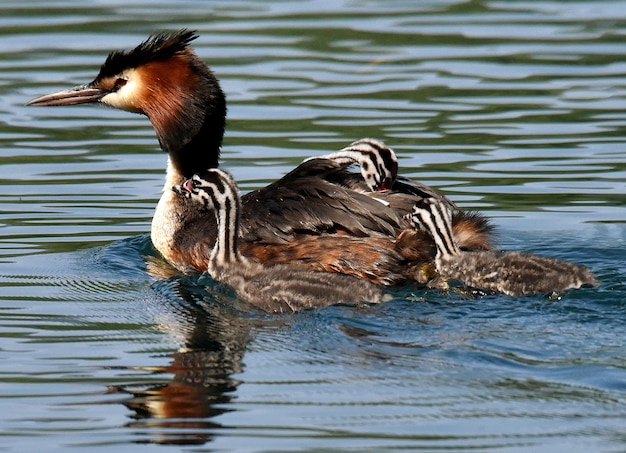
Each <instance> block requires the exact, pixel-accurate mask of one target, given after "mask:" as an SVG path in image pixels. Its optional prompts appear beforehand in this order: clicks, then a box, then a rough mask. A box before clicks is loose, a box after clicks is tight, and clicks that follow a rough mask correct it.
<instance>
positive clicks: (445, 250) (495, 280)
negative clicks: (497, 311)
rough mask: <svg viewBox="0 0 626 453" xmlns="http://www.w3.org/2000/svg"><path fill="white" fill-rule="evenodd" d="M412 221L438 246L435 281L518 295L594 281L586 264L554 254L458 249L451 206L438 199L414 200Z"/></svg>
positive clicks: (564, 288)
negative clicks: (569, 261)
mask: <svg viewBox="0 0 626 453" xmlns="http://www.w3.org/2000/svg"><path fill="white" fill-rule="evenodd" d="M411 222H412V223H413V225H414V226H415V227H416V228H419V229H422V230H425V231H427V232H428V233H430V234H431V235H432V237H433V240H434V242H435V244H436V246H437V254H436V258H435V265H436V268H437V271H438V273H439V279H437V280H436V281H437V282H439V283H441V284H443V285H445V283H446V281H447V280H457V281H460V282H461V283H463V284H464V285H466V286H470V287H473V288H478V289H482V290H486V291H492V292H498V293H503V294H508V295H510V296H521V295H526V294H550V293H553V292H557V293H560V292H563V291H566V290H568V289H574V288H581V287H588V286H594V285H595V284H596V280H595V278H594V276H593V274H592V273H591V271H589V269H587V268H586V267H584V266H580V265H577V264H573V263H568V262H566V261H560V260H557V259H554V258H549V257H544V256H537V255H534V254H532V253H526V252H499V251H493V250H488V251H478V252H463V251H461V250H460V249H459V247H458V246H457V245H456V244H455V242H454V239H453V234H452V231H451V213H450V210H449V208H447V207H446V206H445V205H442V204H441V203H440V202H439V201H437V200H433V199H425V200H423V201H422V202H421V203H419V204H417V205H416V206H415V207H414V209H413V212H412V214H411Z"/></svg>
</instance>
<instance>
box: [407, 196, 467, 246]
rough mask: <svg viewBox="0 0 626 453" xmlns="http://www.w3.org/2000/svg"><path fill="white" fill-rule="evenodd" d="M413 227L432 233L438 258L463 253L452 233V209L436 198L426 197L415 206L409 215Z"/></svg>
mask: <svg viewBox="0 0 626 453" xmlns="http://www.w3.org/2000/svg"><path fill="white" fill-rule="evenodd" d="M408 218H409V221H410V222H411V225H412V226H413V228H415V229H418V230H421V231H424V232H426V233H428V234H430V235H431V236H432V237H433V240H434V241H435V245H436V247H437V258H449V257H451V256H454V255H459V254H461V249H460V248H459V247H458V245H457V244H456V243H455V242H454V236H453V233H452V211H451V210H450V207H449V206H447V205H446V204H444V203H442V202H440V201H439V200H437V199H435V198H424V199H423V200H421V201H419V202H418V203H416V204H415V206H413V210H412V212H411V214H409V215H408Z"/></svg>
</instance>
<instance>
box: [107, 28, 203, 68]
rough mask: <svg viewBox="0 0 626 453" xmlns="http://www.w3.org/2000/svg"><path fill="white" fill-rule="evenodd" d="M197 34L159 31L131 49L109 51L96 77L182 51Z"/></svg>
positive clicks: (183, 31)
mask: <svg viewBox="0 0 626 453" xmlns="http://www.w3.org/2000/svg"><path fill="white" fill-rule="evenodd" d="M197 37H198V35H197V34H196V32H195V31H193V30H186V29H183V30H180V31H178V32H176V33H159V34H156V35H152V36H150V37H149V38H148V39H146V40H145V41H144V42H142V43H141V44H139V45H138V46H137V47H135V48H134V49H132V50H121V51H120V50H118V51H115V52H111V53H110V54H109V56H108V57H107V59H106V61H105V62H104V64H103V65H102V67H101V68H100V73H99V74H98V77H97V78H96V80H98V79H102V78H106V77H114V76H116V75H118V74H121V73H122V72H123V71H124V70H126V69H130V68H136V67H138V66H141V65H142V64H146V63H148V62H151V61H157V60H165V59H167V58H170V57H171V56H173V55H175V54H177V53H181V52H184V51H185V50H187V49H188V47H189V43H190V42H191V41H193V40H194V39H196V38H197Z"/></svg>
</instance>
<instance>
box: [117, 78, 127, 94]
mask: <svg viewBox="0 0 626 453" xmlns="http://www.w3.org/2000/svg"><path fill="white" fill-rule="evenodd" d="M127 82H128V80H126V79H121V78H120V79H117V80H116V81H115V85H113V91H117V90H119V89H120V88H122V87H123V86H124V85H126V83H127Z"/></svg>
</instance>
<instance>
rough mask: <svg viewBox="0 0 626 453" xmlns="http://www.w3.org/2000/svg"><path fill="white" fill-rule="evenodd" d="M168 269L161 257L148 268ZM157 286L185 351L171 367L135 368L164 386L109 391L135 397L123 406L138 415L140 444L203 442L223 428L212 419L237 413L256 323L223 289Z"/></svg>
mask: <svg viewBox="0 0 626 453" xmlns="http://www.w3.org/2000/svg"><path fill="white" fill-rule="evenodd" d="M167 266H168V265H167V264H166V263H164V262H162V263H158V262H157V261H156V259H153V260H151V262H149V264H148V268H149V270H151V271H152V273H153V274H154V273H158V275H159V276H160V277H163V276H165V275H166V274H168V273H169V272H170V270H169V269H168V267H167ZM174 272H176V271H174ZM178 275H179V274H178ZM207 280H208V279H207ZM202 281H203V280H202V278H201V282H202ZM153 287H154V289H155V290H156V291H157V292H164V291H165V292H167V293H168V294H167V299H168V300H171V301H173V302H172V303H171V304H169V305H167V306H164V307H163V310H164V311H165V310H170V313H164V317H168V316H173V317H174V318H175V321H173V322H171V324H170V325H165V324H167V322H166V323H164V325H163V327H164V328H165V329H167V328H171V329H173V330H175V332H173V334H174V335H182V336H183V338H182V342H181V348H180V349H179V350H178V351H177V352H174V353H171V354H168V355H167V357H168V358H169V363H168V364H167V365H163V366H156V367H155V366H150V367H133V368H132V369H133V370H141V371H146V372H150V373H153V374H154V375H156V376H163V380H162V382H158V383H154V384H150V385H147V386H137V385H136V384H128V385H124V384H122V385H117V386H114V387H111V388H110V391H111V393H124V394H130V395H131V397H130V398H127V399H125V400H123V401H122V403H123V404H124V405H125V406H126V407H128V408H129V409H130V410H132V411H133V414H132V415H131V416H130V417H131V418H132V419H133V421H131V422H130V423H128V425H127V426H128V427H129V428H132V429H134V430H136V432H137V433H138V435H140V436H141V439H138V440H137V442H138V443H160V444H179V445H193V444H195V445H199V444H204V443H206V442H209V441H211V439H212V438H213V436H214V435H215V430H217V429H220V428H223V426H222V425H220V424H219V423H217V422H215V421H214V420H212V419H213V418H215V417H217V416H219V415H221V414H223V413H225V412H229V411H231V410H232V409H231V408H229V404H230V403H231V401H232V399H233V398H234V397H235V391H236V389H237V387H238V386H239V384H240V381H238V380H237V379H236V378H234V377H233V376H234V375H236V374H238V373H240V372H241V371H242V369H243V355H244V352H245V348H246V345H247V344H248V342H249V340H250V337H251V327H252V326H253V324H254V323H255V320H254V318H253V317H252V316H253V315H249V314H248V315H246V314H245V313H243V312H241V311H239V310H237V308H236V304H235V306H233V304H232V303H231V301H230V300H229V301H228V304H226V303H224V302H222V301H224V300H225V299H226V298H230V295H229V294H226V293H224V292H223V291H224V290H225V289H224V287H223V286H215V285H212V286H211V285H210V286H208V287H207V286H204V285H199V284H198V281H197V279H196V282H195V284H194V282H192V280H191V279H189V278H187V277H180V276H177V277H170V278H168V279H165V280H164V279H158V280H157V281H155V283H154V285H153ZM274 321H276V319H275V320H274ZM166 377H167V378H166Z"/></svg>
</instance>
